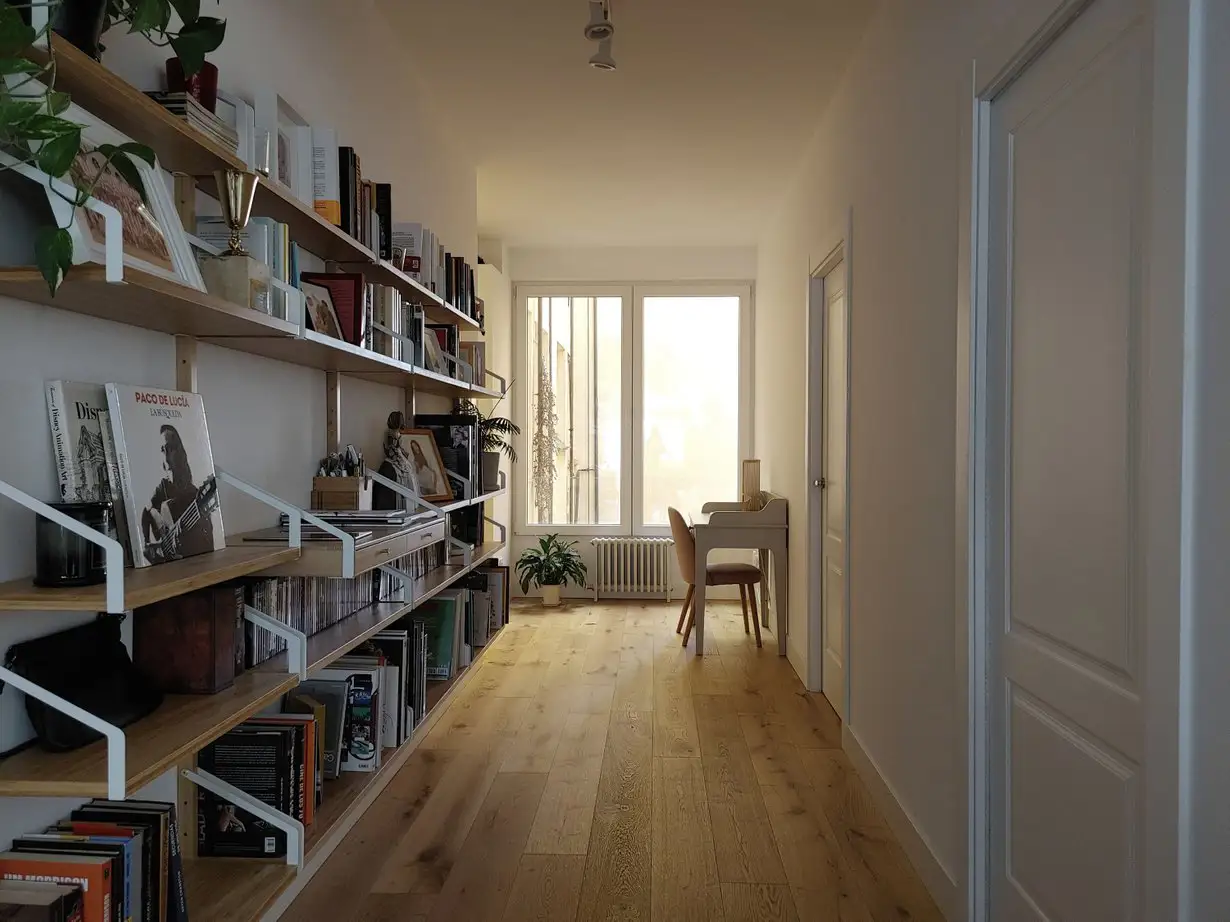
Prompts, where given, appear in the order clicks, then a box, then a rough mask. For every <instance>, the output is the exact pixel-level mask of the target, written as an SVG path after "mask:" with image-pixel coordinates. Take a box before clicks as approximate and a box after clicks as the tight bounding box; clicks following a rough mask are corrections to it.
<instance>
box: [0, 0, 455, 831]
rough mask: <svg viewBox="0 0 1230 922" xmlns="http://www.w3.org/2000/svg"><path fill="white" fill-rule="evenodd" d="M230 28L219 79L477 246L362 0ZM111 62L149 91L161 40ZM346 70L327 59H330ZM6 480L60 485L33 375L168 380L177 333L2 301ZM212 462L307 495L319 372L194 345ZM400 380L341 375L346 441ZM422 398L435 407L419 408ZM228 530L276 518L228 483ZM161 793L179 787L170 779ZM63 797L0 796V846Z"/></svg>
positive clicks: (451, 167)
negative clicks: (330, 135)
mask: <svg viewBox="0 0 1230 922" xmlns="http://www.w3.org/2000/svg"><path fill="white" fill-rule="evenodd" d="M222 14H223V15H224V16H226V17H227V19H228V21H229V29H228V39H227V42H226V44H225V45H224V46H223V47H222V48H221V49H220V50H219V52H218V53H217V54H215V55H213V56H212V59H213V60H215V61H216V63H217V64H218V65H219V67H220V68H221V71H222V80H221V82H222V85H223V87H224V88H227V89H231V90H235V91H238V92H240V93H243V94H245V95H248V96H249V97H250V96H251V92H252V90H253V89H254V88H255V87H256V86H258V85H259V84H261V83H265V82H269V83H273V84H275V85H276V86H278V87H280V88H281V90H282V92H283V94H284V95H285V96H286V97H288V98H289V99H290V100H291V101H292V102H293V103H294V104H295V105H296V107H298V108H299V110H300V111H301V113H302V114H303V115H304V116H305V117H307V118H309V119H312V120H319V121H321V122H324V123H326V124H333V125H334V126H336V127H337V129H338V131H339V135H340V138H341V140H342V143H346V144H350V145H353V146H355V147H356V148H357V149H358V150H359V152H360V155H361V156H362V157H363V166H364V171H365V173H367V174H368V175H370V176H372V177H380V178H382V179H387V180H388V181H390V182H392V183H393V184H394V189H395V198H394V207H395V217H396V218H397V219H399V220H423V221H426V222H427V223H429V224H431V225H432V226H433V227H435V228H437V229H438V231H439V233H440V234H441V237H442V238H443V239H444V240H446V241H448V242H449V245H450V246H451V247H452V248H453V250H454V252H463V253H466V254H467V255H468V256H470V257H473V256H474V255H475V253H476V251H477V231H476V204H475V202H476V192H475V190H476V182H475V173H474V168H473V166H472V165H471V164H469V163H467V162H465V161H464V160H463V159H461V158H459V157H458V156H457V155H456V153H455V152H454V151H453V150H452V149H451V148H450V146H449V145H448V144H447V143H446V140H445V139H444V138H442V137H441V135H440V134H439V133H438V132H436V131H435V129H434V127H433V124H432V121H431V119H430V118H429V117H428V116H427V115H426V114H425V113H426V109H425V107H424V106H423V105H421V100H422V98H423V94H421V93H419V92H417V91H416V89H415V84H414V83H413V81H412V79H411V78H410V77H409V76H408V74H407V73H406V68H405V67H404V66H402V64H403V62H402V60H401V57H402V56H401V54H400V52H399V48H398V46H397V45H396V43H395V42H394V40H393V39H392V37H391V36H390V35H389V32H388V29H387V27H386V26H385V25H384V23H383V20H382V19H381V18H380V17H379V14H378V13H377V12H376V11H375V9H374V7H373V5H372V4H371V2H370V0H357V2H352V3H350V4H349V5H348V7H347V9H346V13H345V15H344V16H341V15H338V9H337V6H336V4H333V3H331V2H327V0H264V2H261V3H251V2H243V0H223V3H222ZM106 44H107V45H108V46H109V50H108V52H107V55H106V59H105V60H106V63H107V65H108V66H109V67H111V68H112V69H113V70H116V71H117V72H119V73H121V74H122V75H124V76H125V77H127V78H128V79H129V80H131V81H133V82H134V83H136V84H137V85H138V86H141V87H143V88H155V87H157V86H158V74H159V73H160V69H161V62H162V61H163V60H164V58H165V54H164V52H163V50H162V49H157V48H154V47H153V46H151V45H149V44H147V43H145V42H144V40H141V39H136V38H133V37H131V36H123V35H118V34H113V35H110V36H108V37H107V40H106ZM342 59H344V60H345V61H346V62H347V63H346V65H345V66H344V67H342V66H321V62H330V61H339V60H342ZM0 328H3V330H4V336H3V337H0V420H2V421H3V424H4V431H5V432H6V433H8V436H7V437H6V438H5V439H3V440H0V477H2V478H3V479H5V480H7V481H9V482H11V483H13V484H14V485H15V486H17V487H19V488H21V489H23V490H25V491H27V492H29V493H32V494H33V495H35V496H38V497H42V498H45V499H53V498H54V497H55V494H56V487H55V478H54V473H53V472H54V467H53V462H52V457H51V448H50V440H49V435H48V428H47V426H48V424H47V418H46V409H45V403H44V397H43V381H44V379H48V378H56V377H64V378H71V379H75V380H83V381H99V382H103V381H119V382H126V383H132V384H149V385H153V386H159V387H174V384H175V350H174V342H173V339H172V338H171V337H169V336H163V335H160V334H156V333H149V332H145V331H142V330H139V329H136V328H133V327H127V326H121V325H119V324H114V323H109V322H106V321H101V320H95V319H92V318H87V317H81V316H77V315H75V314H70V313H65V312H63V311H59V310H55V309H52V308H44V307H38V306H34V305H28V304H23V303H18V302H15V301H12V300H8V299H3V298H0ZM198 362H199V389H200V392H201V394H202V395H203V396H204V398H205V405H206V408H207V413H208V418H209V426H210V436H211V442H212V447H213V452H214V457H215V461H216V463H217V464H218V465H219V466H220V467H223V468H225V469H227V470H229V471H230V472H232V473H234V474H235V475H237V476H239V477H242V478H244V479H246V480H249V481H251V482H253V483H255V484H257V485H258V486H262V487H265V488H267V489H269V490H271V491H273V492H276V493H278V494H280V495H282V496H283V497H285V498H286V499H288V500H290V501H292V502H298V503H306V502H307V500H308V493H309V491H310V489H311V476H312V474H313V472H314V469H315V466H316V463H317V461H318V460H319V458H320V457H321V455H322V454H323V453H324V451H325V376H324V374H323V373H322V372H316V371H313V370H310V369H305V368H299V367H297V366H292V365H286V364H283V363H280V362H272V361H268V360H265V359H261V358H257V357H254V356H249V355H245V354H243V353H239V352H233V351H230V350H227V349H221V348H217V347H214V346H209V345H204V344H202V345H201V346H199V349H198ZM402 403H403V398H402V392H401V391H400V390H398V389H395V388H389V387H383V386H380V385H374V384H369V383H367V382H363V381H358V380H354V379H343V423H342V438H343V441H353V442H355V443H356V444H358V445H360V446H361V447H363V448H364V449H365V450H366V452H367V454H368V457H369V458H374V459H378V458H379V449H380V437H381V434H382V430H383V427H384V420H385V417H386V416H387V415H388V413H389V411H391V410H393V409H398V408H400V407H401V406H402ZM428 409H430V406H428ZM222 502H223V514H224V516H225V520H226V525H227V530H228V531H229V532H235V531H242V530H245V529H250V528H252V527H255V526H261V525H267V524H270V523H271V522H272V521H273V514H272V513H271V512H269V511H267V510H265V509H264V508H263V507H259V506H253V504H252V503H250V502H247V501H245V500H244V499H243V498H242V497H240V496H239V495H237V494H236V493H234V492H233V491H231V490H229V489H224V491H223V498H222ZM32 532H33V516H32V515H30V514H27V513H26V512H25V511H24V510H21V509H19V508H18V507H16V506H15V505H13V504H11V503H8V502H4V503H0V580H7V579H13V578H17V577H22V576H26V575H28V574H30V573H32V572H33V569H34V556H33V547H32V541H31V535H32ZM84 620H88V618H87V617H85V616H81V615H55V614H39V615H29V616H25V615H21V614H6V615H5V616H4V617H3V618H0V650H3V649H6V648H7V647H8V645H9V644H10V643H13V642H14V641H16V640H19V639H23V638H26V637H31V636H37V635H40V634H44V633H49V632H51V631H53V630H55V629H58V628H60V627H64V626H67V625H69V624H72V623H77V622H80V621H84ZM28 735H29V727H28V722H27V721H26V718H25V714H24V710H23V709H22V706H21V703H20V696H19V695H18V694H17V693H15V692H13V691H12V690H9V691H6V692H5V693H4V694H3V696H2V697H0V749H5V748H8V747H10V746H12V745H15V744H16V743H18V742H20V741H21V740H23V739H25V738H26V737H27V736H28ZM156 793H157V794H159V795H161V796H163V797H166V796H174V788H173V785H170V786H168V785H167V783H166V781H165V780H164V781H163V782H162V783H161V785H160V788H159V790H158V791H157V792H156ZM68 807H69V802H67V801H51V800H38V799H35V800H27V799H17V798H13V799H0V844H2V843H3V842H5V841H7V839H8V838H9V837H11V836H13V835H17V834H20V833H23V832H27V831H30V830H32V829H34V828H36V827H37V826H38V825H39V824H40V823H46V822H50V821H52V820H54V819H57V818H59V817H60V816H62V815H63V814H64V813H65V811H66V809H68Z"/></svg>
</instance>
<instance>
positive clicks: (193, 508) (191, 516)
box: [107, 384, 226, 567]
mask: <svg viewBox="0 0 1230 922" xmlns="http://www.w3.org/2000/svg"><path fill="white" fill-rule="evenodd" d="M107 408H108V411H109V414H110V419H111V428H112V431H113V433H114V435H115V448H116V455H117V458H118V460H119V469H120V484H121V487H120V488H121V491H122V493H123V495H124V512H125V515H126V516H127V519H128V532H129V540H130V542H131V544H132V557H133V564H134V566H137V567H147V566H150V565H151V564H156V563H163V562H165V561H168V560H178V559H180V558H183V557H188V556H191V555H194V554H205V553H209V552H210V551H218V550H222V549H223V548H224V547H226V533H225V531H224V530H223V525H222V509H221V506H220V505H219V502H218V483H217V480H216V477H215V474H214V459H213V453H212V452H211V451H210V447H209V428H208V426H207V425H206V422H205V402H204V400H203V399H202V398H201V396H200V395H199V394H191V393H184V392H180V391H165V390H159V389H156V388H149V387H141V388H138V387H132V386H130V385H126V384H108V385H107Z"/></svg>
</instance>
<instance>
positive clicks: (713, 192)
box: [381, 0, 874, 246]
mask: <svg viewBox="0 0 1230 922" xmlns="http://www.w3.org/2000/svg"><path fill="white" fill-rule="evenodd" d="M381 2H382V4H383V7H384V10H385V13H386V15H387V16H388V18H389V20H390V21H391V23H392V24H393V27H394V28H395V29H397V30H398V31H399V32H400V33H401V37H402V38H403V39H404V41H405V42H406V44H407V46H408V55H407V58H408V61H407V63H408V64H410V66H412V67H413V68H414V71H415V74H416V76H417V77H418V78H419V80H420V81H421V83H422V85H423V86H424V87H425V89H426V91H427V92H429V93H430V95H431V102H432V104H433V106H434V108H436V110H437V112H438V113H439V114H440V116H441V118H442V119H443V122H444V124H445V126H446V127H447V129H448V130H449V132H450V133H451V134H452V136H453V138H454V140H455V141H456V143H457V144H458V145H460V146H461V147H462V149H463V150H464V151H465V152H466V153H467V154H469V155H470V156H472V157H473V159H474V160H475V162H476V163H477V164H478V178H479V184H478V209H479V227H480V230H481V232H482V233H484V234H491V235H495V236H499V237H502V238H504V240H505V241H506V242H507V243H509V244H510V245H538V246H552V245H573V246H591V245H592V246H599V245H637V244H641V245H650V244H694V245H710V244H745V243H754V242H755V241H756V237H757V233H758V230H759V228H760V226H761V224H762V222H763V221H764V220H765V218H766V217H767V216H768V214H769V213H770V212H771V211H772V210H773V209H774V208H775V207H776V205H777V203H778V202H779V200H780V196H781V194H782V191H783V189H784V188H785V183H786V182H787V181H788V179H789V178H790V177H791V176H792V175H793V173H794V172H795V170H796V169H797V167H798V165H799V160H800V157H801V155H802V153H803V149H804V146H805V145H806V143H807V141H808V140H809V139H810V138H811V136H812V134H813V132H814V130H815V127H816V124H817V123H818V121H819V117H820V114H821V111H822V109H823V107H824V104H825V103H826V101H827V100H828V98H829V96H830V94H831V93H832V91H833V89H834V87H835V84H836V82H837V81H838V79H839V78H840V75H841V72H842V69H843V68H844V65H845V63H846V59H847V56H848V54H849V52H850V51H851V50H852V47H853V46H854V44H855V43H856V42H857V40H858V37H859V35H860V34H861V32H862V29H863V27H864V25H865V23H866V21H867V19H868V17H869V15H870V11H871V9H872V7H873V6H874V3H873V0H727V2H724V3H723V2H716V3H715V2H708V3H704V2H701V0H613V4H614V8H613V14H612V19H613V20H614V22H615V27H616V34H615V41H614V56H615V59H616V61H617V62H618V64H619V69H618V70H617V71H615V72H614V73H604V72H601V71H597V70H594V69H592V68H590V67H589V66H588V65H587V63H586V62H587V61H588V59H589V56H590V54H592V53H593V51H594V50H596V46H595V45H592V44H591V43H590V42H588V41H586V40H585V38H584V36H583V35H582V34H581V30H582V27H583V26H584V25H585V23H586V21H587V19H588V4H587V3H586V0H499V2H497V0H444V2H441V0H381Z"/></svg>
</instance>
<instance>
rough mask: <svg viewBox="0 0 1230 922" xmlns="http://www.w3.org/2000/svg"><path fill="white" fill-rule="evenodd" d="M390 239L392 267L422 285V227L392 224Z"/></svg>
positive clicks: (419, 225)
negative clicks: (395, 267)
mask: <svg viewBox="0 0 1230 922" xmlns="http://www.w3.org/2000/svg"><path fill="white" fill-rule="evenodd" d="M390 239H391V245H392V255H391V256H390V257H389V259H391V260H392V262H393V265H395V266H397V268H399V269H401V271H402V272H404V273H406V275H408V276H410V278H412V279H414V280H415V281H416V282H418V283H419V284H423V225H422V224H394V225H393V229H392V233H391V238H390Z"/></svg>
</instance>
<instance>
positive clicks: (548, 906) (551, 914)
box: [457, 855, 585, 922]
mask: <svg viewBox="0 0 1230 922" xmlns="http://www.w3.org/2000/svg"><path fill="white" fill-rule="evenodd" d="M584 875H585V856H584V855H526V856H524V857H523V858H522V859H521V867H520V868H519V869H518V871H517V880H516V882H515V883H514V884H513V890H512V895H511V896H510V897H509V898H508V907H507V909H505V911H504V922H575V920H576V917H577V906H578V904H579V903H580V901H581V879H582V877H583V876H584ZM457 922H460V920H457Z"/></svg>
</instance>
